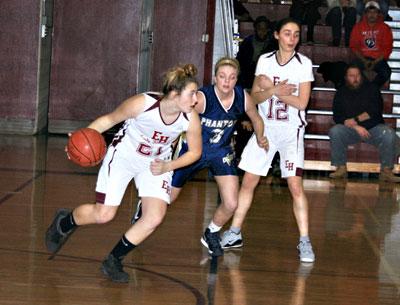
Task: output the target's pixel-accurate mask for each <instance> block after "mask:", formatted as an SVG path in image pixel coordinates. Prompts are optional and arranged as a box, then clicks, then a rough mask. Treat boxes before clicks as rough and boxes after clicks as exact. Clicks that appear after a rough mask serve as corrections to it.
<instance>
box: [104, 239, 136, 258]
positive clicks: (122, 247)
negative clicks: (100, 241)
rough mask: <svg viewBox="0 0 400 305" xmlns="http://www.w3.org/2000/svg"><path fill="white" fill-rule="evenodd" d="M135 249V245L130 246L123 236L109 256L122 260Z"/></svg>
mask: <svg viewBox="0 0 400 305" xmlns="http://www.w3.org/2000/svg"><path fill="white" fill-rule="evenodd" d="M135 247H136V245H134V244H132V243H131V242H130V241H129V240H128V239H127V238H126V237H125V235H123V236H122V238H121V239H120V241H119V242H118V243H117V244H116V245H115V247H114V249H112V251H111V253H110V254H111V255H112V256H114V257H115V258H117V259H119V260H122V259H123V258H124V257H125V256H126V255H127V254H128V253H129V252H130V251H131V250H133V249H134V248H135Z"/></svg>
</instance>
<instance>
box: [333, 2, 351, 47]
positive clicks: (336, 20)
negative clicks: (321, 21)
mask: <svg viewBox="0 0 400 305" xmlns="http://www.w3.org/2000/svg"><path fill="white" fill-rule="evenodd" d="M327 1H328V7H329V11H328V14H327V15H326V19H325V23H326V24H327V25H330V26H331V28H332V39H333V40H332V45H333V46H335V47H338V46H339V45H340V40H341V37H342V26H343V27H344V44H345V46H346V47H348V46H349V42H350V33H351V30H352V29H353V27H354V25H355V24H356V21H357V11H356V8H355V6H356V0H327Z"/></svg>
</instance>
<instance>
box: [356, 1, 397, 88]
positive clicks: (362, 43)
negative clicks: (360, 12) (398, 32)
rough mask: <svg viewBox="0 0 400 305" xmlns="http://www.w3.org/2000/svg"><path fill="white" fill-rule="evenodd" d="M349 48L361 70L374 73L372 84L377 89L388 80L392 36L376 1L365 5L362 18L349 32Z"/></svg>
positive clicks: (390, 71)
mask: <svg viewBox="0 0 400 305" xmlns="http://www.w3.org/2000/svg"><path fill="white" fill-rule="evenodd" d="M350 48H351V50H352V52H353V53H354V55H355V56H356V60H355V63H357V64H358V65H359V67H360V69H361V70H363V71H366V72H369V71H374V72H376V76H375V78H374V80H373V82H374V83H376V84H377V85H378V86H379V87H382V85H383V84H385V83H386V82H387V81H388V80H389V79H390V74H391V73H392V70H391V69H390V67H389V65H388V63H387V60H388V58H389V56H390V54H391V53H392V49H393V35H392V30H391V29H390V27H389V26H388V25H386V24H385V23H384V21H383V16H382V15H381V14H380V7H379V4H378V3H377V2H376V1H369V2H367V3H366V4H365V11H364V16H363V17H362V19H361V21H360V22H358V23H357V24H356V25H355V26H354V27H353V30H352V32H351V35H350Z"/></svg>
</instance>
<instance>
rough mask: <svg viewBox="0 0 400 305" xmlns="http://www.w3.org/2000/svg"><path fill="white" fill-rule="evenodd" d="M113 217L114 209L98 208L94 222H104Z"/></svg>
mask: <svg viewBox="0 0 400 305" xmlns="http://www.w3.org/2000/svg"><path fill="white" fill-rule="evenodd" d="M114 217H115V211H113V210H100V211H97V215H96V222H97V223H98V224H104V223H107V222H110V221H111V220H113V219H114Z"/></svg>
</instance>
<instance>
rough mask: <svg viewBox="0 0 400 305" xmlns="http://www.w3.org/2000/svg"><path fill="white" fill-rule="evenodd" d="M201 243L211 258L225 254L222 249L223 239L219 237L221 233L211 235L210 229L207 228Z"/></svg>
mask: <svg viewBox="0 0 400 305" xmlns="http://www.w3.org/2000/svg"><path fill="white" fill-rule="evenodd" d="M200 241H201V243H202V244H203V246H204V247H206V248H207V249H208V253H209V254H210V255H211V256H221V255H223V254H224V250H222V248H221V238H220V237H219V232H214V233H211V232H210V229H209V228H207V229H206V230H205V231H204V234H203V236H202V237H201V239H200Z"/></svg>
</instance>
